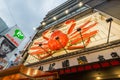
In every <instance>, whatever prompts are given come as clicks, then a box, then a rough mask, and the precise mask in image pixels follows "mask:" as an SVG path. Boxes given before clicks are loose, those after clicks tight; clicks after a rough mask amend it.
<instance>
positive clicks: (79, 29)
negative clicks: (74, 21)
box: [77, 28, 86, 48]
mask: <svg viewBox="0 0 120 80" xmlns="http://www.w3.org/2000/svg"><path fill="white" fill-rule="evenodd" d="M77 31H79V33H80V37H81V39H82V43H83V46H84V48H85V47H86V46H85V43H84V40H83V37H82V33H81V28H78V29H77Z"/></svg>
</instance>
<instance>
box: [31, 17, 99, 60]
mask: <svg viewBox="0 0 120 80" xmlns="http://www.w3.org/2000/svg"><path fill="white" fill-rule="evenodd" d="M64 24H65V25H70V26H67V27H68V31H67V33H65V32H63V31H61V30H59V29H57V30H54V31H52V33H51V34H50V36H49V37H48V36H46V35H47V33H48V32H49V30H46V31H44V32H43V33H42V37H43V39H44V41H42V42H41V41H37V42H34V43H33V45H32V46H31V48H30V50H29V53H30V54H31V55H37V56H38V57H39V58H41V59H42V58H46V57H48V56H51V55H53V52H54V51H57V50H61V49H66V50H75V49H82V48H84V47H86V46H87V45H88V44H89V43H90V39H91V37H93V36H95V35H96V34H97V33H98V30H92V31H91V30H90V29H92V28H93V27H95V26H96V25H97V24H98V22H97V21H92V19H91V18H89V19H87V20H85V21H84V22H83V23H82V25H78V24H77V23H76V21H75V20H74V19H71V20H67V21H66V22H65V23H64ZM76 24H77V25H78V26H77V27H76ZM89 30H90V31H89ZM80 43H83V44H80Z"/></svg>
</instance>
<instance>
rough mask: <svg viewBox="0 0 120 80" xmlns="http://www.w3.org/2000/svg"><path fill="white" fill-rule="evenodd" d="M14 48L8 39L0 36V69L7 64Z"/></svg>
mask: <svg viewBox="0 0 120 80" xmlns="http://www.w3.org/2000/svg"><path fill="white" fill-rule="evenodd" d="M15 48H16V47H15V46H14V45H13V44H12V43H10V41H9V40H7V39H6V38H4V37H1V38H0V69H3V68H4V67H5V66H6V65H7V64H8V61H9V60H10V57H11V56H12V52H13V51H14V49H15Z"/></svg>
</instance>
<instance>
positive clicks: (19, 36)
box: [5, 26, 25, 47]
mask: <svg viewBox="0 0 120 80" xmlns="http://www.w3.org/2000/svg"><path fill="white" fill-rule="evenodd" d="M5 37H6V38H7V39H8V40H10V41H11V42H12V43H13V44H14V45H15V46H16V47H18V46H19V45H20V43H21V42H22V41H23V40H24V39H25V36H24V34H23V33H22V31H21V30H20V29H19V27H18V26H14V27H12V28H11V29H10V30H9V31H8V32H7V33H6V34H5Z"/></svg>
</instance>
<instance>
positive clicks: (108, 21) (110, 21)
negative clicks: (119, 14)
mask: <svg viewBox="0 0 120 80" xmlns="http://www.w3.org/2000/svg"><path fill="white" fill-rule="evenodd" d="M112 21H113V19H112V18H108V19H106V22H107V23H110V24H109V29H108V38H107V43H109V37H110V31H111V23H112Z"/></svg>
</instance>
